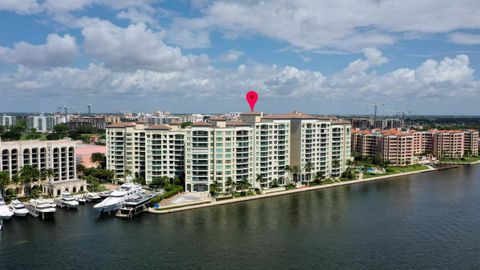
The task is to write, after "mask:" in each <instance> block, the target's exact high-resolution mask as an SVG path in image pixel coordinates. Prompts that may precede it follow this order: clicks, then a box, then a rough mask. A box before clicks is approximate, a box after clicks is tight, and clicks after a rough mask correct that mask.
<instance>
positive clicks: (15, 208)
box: [8, 200, 28, 217]
mask: <svg viewBox="0 0 480 270" xmlns="http://www.w3.org/2000/svg"><path fill="white" fill-rule="evenodd" d="M8 208H9V209H10V211H12V212H13V215H15V216H17V217H25V216H27V214H28V210H27V208H25V205H24V204H23V203H22V202H21V201H19V200H13V201H12V202H11V203H10V204H9V205H8Z"/></svg>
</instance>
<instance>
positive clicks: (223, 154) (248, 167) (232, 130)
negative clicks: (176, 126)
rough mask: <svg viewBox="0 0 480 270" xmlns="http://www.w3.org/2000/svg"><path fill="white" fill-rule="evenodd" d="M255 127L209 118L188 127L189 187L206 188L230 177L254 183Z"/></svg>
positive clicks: (188, 189) (234, 179)
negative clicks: (207, 120) (206, 120)
mask: <svg viewBox="0 0 480 270" xmlns="http://www.w3.org/2000/svg"><path fill="white" fill-rule="evenodd" d="M253 140H254V128H253V127H252V126H251V125H249V124H246V123H240V122H229V123H227V122H226V121H225V120H224V119H221V118H210V119H209V122H197V123H193V124H192V125H191V126H190V127H188V128H187V129H186V137H185V183H186V190H187V191H207V190H209V187H210V185H211V184H212V183H214V182H218V183H220V185H221V186H222V189H223V190H225V189H227V188H228V182H227V181H229V179H231V180H232V181H234V182H237V181H241V180H247V181H250V183H251V184H252V185H253V184H254V181H253V179H254V177H255V175H254V142H253Z"/></svg>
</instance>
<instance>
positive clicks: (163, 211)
mask: <svg viewBox="0 0 480 270" xmlns="http://www.w3.org/2000/svg"><path fill="white" fill-rule="evenodd" d="M432 171H437V169H434V168H429V169H425V170H420V171H414V172H406V173H399V174H394V175H384V176H377V177H371V178H367V179H360V180H351V181H343V182H338V183H333V184H325V185H317V186H313V187H301V188H297V189H291V190H284V191H278V192H273V193H268V194H261V195H254V196H248V197H240V198H234V199H229V200H222V201H212V202H211V203H206V202H205V201H202V202H198V203H189V204H185V205H177V206H175V207H171V208H170V209H154V208H150V209H149V212H150V213H153V214H169V213H174V212H180V211H186V210H192V209H198V208H204V207H211V206H217V205H224V204H231V203H238V202H245V201H251V200H259V199H265V198H270V197H275V196H282V195H287V194H293V193H299V192H305V191H313V190H319V189H325V188H333V187H339V186H346V185H354V184H360V183H366V182H371V181H376V180H385V179H393V178H396V177H400V176H406V175H413V174H419V173H425V172H432Z"/></svg>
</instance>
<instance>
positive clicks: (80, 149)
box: [77, 143, 107, 168]
mask: <svg viewBox="0 0 480 270" xmlns="http://www.w3.org/2000/svg"><path fill="white" fill-rule="evenodd" d="M106 152H107V148H106V147H105V146H103V145H95V144H83V143H79V144H77V161H78V162H79V163H80V164H82V165H83V166H85V167H87V168H92V167H95V166H96V165H95V164H93V163H92V162H91V161H90V157H91V156H92V154H93V153H102V154H105V153H106Z"/></svg>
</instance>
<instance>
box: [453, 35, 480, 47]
mask: <svg viewBox="0 0 480 270" xmlns="http://www.w3.org/2000/svg"><path fill="white" fill-rule="evenodd" d="M449 39H450V41H451V42H453V43H457V44H464V45H478V44H480V35H476V34H469V33H462V32H455V33H452V34H450V36H449Z"/></svg>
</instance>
